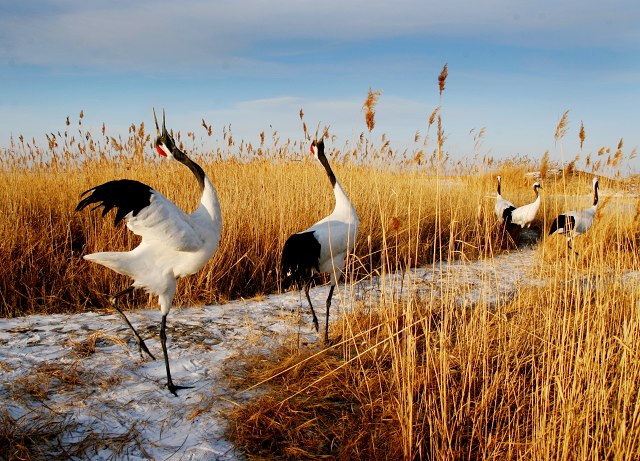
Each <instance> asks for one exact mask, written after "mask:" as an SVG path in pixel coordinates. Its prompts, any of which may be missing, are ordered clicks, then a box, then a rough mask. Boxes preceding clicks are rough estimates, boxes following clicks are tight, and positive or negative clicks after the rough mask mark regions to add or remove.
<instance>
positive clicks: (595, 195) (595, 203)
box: [593, 182, 598, 208]
mask: <svg viewBox="0 0 640 461" xmlns="http://www.w3.org/2000/svg"><path fill="white" fill-rule="evenodd" d="M597 206H598V183H597V182H596V183H594V184H593V207H594V208H595V207H597Z"/></svg>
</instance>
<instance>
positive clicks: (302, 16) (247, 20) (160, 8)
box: [0, 0, 640, 72]
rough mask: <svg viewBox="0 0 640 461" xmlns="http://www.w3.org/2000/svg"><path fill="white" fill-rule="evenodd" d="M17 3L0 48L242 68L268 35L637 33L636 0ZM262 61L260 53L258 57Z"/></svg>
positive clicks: (598, 38)
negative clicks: (601, 1) (602, 1)
mask: <svg viewBox="0 0 640 461" xmlns="http://www.w3.org/2000/svg"><path fill="white" fill-rule="evenodd" d="M27 3H28V7H27V6H24V5H22V6H21V5H20V3H19V2H18V3H17V4H16V5H15V6H13V7H6V6H5V11H4V12H3V14H2V16H1V17H0V44H1V45H0V56H1V57H2V58H4V59H5V60H7V59H10V60H13V61H15V62H18V63H24V64H33V65H43V66H77V67H80V68H83V67H90V68H91V67H96V68H104V69H111V70H134V71H135V70H143V71H153V72H177V71H179V70H180V69H181V68H183V69H184V68H186V69H187V70H190V69H193V68H198V67H199V68H206V69H210V68H213V67H216V68H219V69H224V68H227V69H230V68H240V69H243V68H246V67H250V65H251V64H252V63H253V64H254V63H255V62H262V63H264V60H261V59H260V56H253V55H252V52H253V50H255V49H256V48H259V49H260V50H261V51H262V52H264V51H265V50H267V52H268V49H269V43H270V42H274V43H275V42H278V43H283V42H286V43H287V49H288V50H289V52H290V53H304V52H305V49H306V48H307V47H308V43H309V41H313V40H317V41H323V42H347V43H351V42H363V41H368V40H376V39H382V38H388V37H433V36H441V35H444V36H448V37H475V38H477V39H482V40H489V41H493V42H500V43H519V44H521V45H523V46H541V45H543V46H544V44H545V43H546V44H553V43H557V41H558V40H562V41H565V42H568V43H572V44H573V45H576V46H577V45H580V46H590V45H597V46H600V47H607V46H610V45H615V44H618V43H620V40H621V39H624V40H627V41H629V40H632V41H635V42H636V44H637V41H638V40H639V39H640V37H639V33H638V29H637V27H636V24H637V20H638V18H639V17H640V13H639V12H640V5H637V2H631V1H628V2H623V1H613V2H608V3H607V7H606V8H602V5H600V4H599V3H597V2H590V3H584V2H580V1H573V0H572V1H568V2H561V3H558V2H555V1H550V0H543V1H539V2H534V3H530V2H518V3H514V2H513V1H510V0H489V1H486V2H471V3H470V2H467V1H463V0H452V1H448V2H444V3H443V2H438V3H435V2H432V1H424V0H423V1H420V0H397V1H395V2H388V1H386V0H370V1H364V0H356V1H349V2H344V1H342V0H327V1H325V2H317V1H310V0H303V1H300V0H287V1H280V2H267V1H263V0H248V1H242V2H226V1H213V2H212V1H201V0H187V1H184V2H169V1H157V2H156V1H141V2H124V1H116V2H107V3H102V2H101V3H100V4H94V3H92V2H83V1H78V0H69V1H67V2H64V3H49V2H44V1H33V2H27ZM265 60H266V59H265Z"/></svg>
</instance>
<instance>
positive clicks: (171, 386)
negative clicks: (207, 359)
mask: <svg viewBox="0 0 640 461" xmlns="http://www.w3.org/2000/svg"><path fill="white" fill-rule="evenodd" d="M167 388H168V389H169V392H171V393H172V394H173V395H175V396H176V397H177V396H178V391H179V390H182V389H193V386H176V385H175V384H173V383H168V384H167Z"/></svg>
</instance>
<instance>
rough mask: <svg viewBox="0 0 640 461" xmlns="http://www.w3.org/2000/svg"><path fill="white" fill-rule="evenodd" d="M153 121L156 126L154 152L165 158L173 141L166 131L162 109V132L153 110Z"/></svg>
mask: <svg viewBox="0 0 640 461" xmlns="http://www.w3.org/2000/svg"><path fill="white" fill-rule="evenodd" d="M153 121H154V122H155V124H156V133H157V138H156V150H157V151H158V154H159V155H161V156H163V157H166V156H167V151H171V148H172V145H173V140H172V139H171V136H170V135H169V132H168V131H167V127H166V124H165V115H164V109H162V132H161V131H160V126H159V125H158V117H157V116H156V110H155V108H154V109H153Z"/></svg>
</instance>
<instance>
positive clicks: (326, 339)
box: [324, 285, 336, 344]
mask: <svg viewBox="0 0 640 461" xmlns="http://www.w3.org/2000/svg"><path fill="white" fill-rule="evenodd" d="M335 287H336V286H335V285H331V288H329V296H327V316H326V317H325V319H324V342H325V344H327V343H329V308H330V307H331V297H332V296H333V289H334V288H335Z"/></svg>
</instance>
